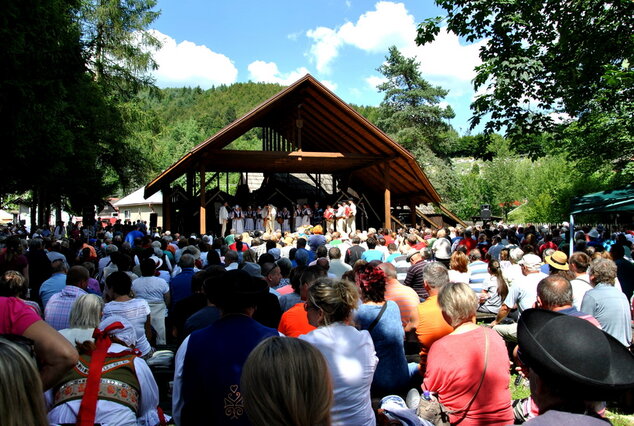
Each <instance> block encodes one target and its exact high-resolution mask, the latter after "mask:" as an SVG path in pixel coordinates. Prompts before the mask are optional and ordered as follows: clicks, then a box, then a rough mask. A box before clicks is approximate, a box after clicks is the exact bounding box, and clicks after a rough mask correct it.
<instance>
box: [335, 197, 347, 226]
mask: <svg viewBox="0 0 634 426" xmlns="http://www.w3.org/2000/svg"><path fill="white" fill-rule="evenodd" d="M335 220H336V221H337V232H339V233H340V234H346V233H347V232H346V209H345V207H344V205H343V202H342V201H339V202H338V203H337V212H336V213H335Z"/></svg>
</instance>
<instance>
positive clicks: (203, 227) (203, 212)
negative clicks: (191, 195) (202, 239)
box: [200, 168, 207, 235]
mask: <svg viewBox="0 0 634 426" xmlns="http://www.w3.org/2000/svg"><path fill="white" fill-rule="evenodd" d="M206 186H207V182H206V180H205V169H204V168H202V169H200V235H204V234H206V233H207V203H206V201H207V197H206V196H205V189H206Z"/></svg>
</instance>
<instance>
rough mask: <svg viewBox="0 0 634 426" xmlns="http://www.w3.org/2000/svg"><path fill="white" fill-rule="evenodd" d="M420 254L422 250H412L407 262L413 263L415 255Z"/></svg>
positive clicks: (408, 254)
mask: <svg viewBox="0 0 634 426" xmlns="http://www.w3.org/2000/svg"><path fill="white" fill-rule="evenodd" d="M418 253H420V250H411V251H409V252H408V253H407V257H406V258H405V260H406V261H407V262H411V261H412V257H414V255H415V254H418Z"/></svg>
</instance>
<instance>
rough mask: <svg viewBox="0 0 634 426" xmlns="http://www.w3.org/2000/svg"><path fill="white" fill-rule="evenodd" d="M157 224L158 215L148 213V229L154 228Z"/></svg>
mask: <svg viewBox="0 0 634 426" xmlns="http://www.w3.org/2000/svg"><path fill="white" fill-rule="evenodd" d="M157 223H158V214H156V213H150V229H154V228H156V224H157Z"/></svg>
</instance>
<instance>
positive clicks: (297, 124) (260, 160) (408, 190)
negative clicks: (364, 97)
mask: <svg viewBox="0 0 634 426" xmlns="http://www.w3.org/2000/svg"><path fill="white" fill-rule="evenodd" d="M253 128H261V129H262V133H263V134H264V135H266V139H267V140H268V141H270V142H269V143H268V146H266V147H265V149H263V150H261V151H260V150H259V151H235V150H227V149H224V148H225V147H227V145H229V144H230V143H231V142H232V141H234V140H235V139H237V138H238V137H240V136H241V135H243V134H244V133H246V132H247V131H249V130H251V129H253ZM385 166H387V169H384V167H385ZM201 170H205V171H213V172H240V171H241V172H262V173H274V172H289V173H322V174H341V175H342V176H345V175H349V176H350V178H349V180H348V182H349V184H350V186H351V187H353V188H357V187H358V186H359V185H363V186H365V187H366V188H370V189H371V190H373V191H374V192H376V193H380V194H382V193H383V191H384V189H385V184H386V181H387V180H389V183H390V192H391V198H392V200H393V201H394V202H399V201H400V202H406V203H408V204H409V203H427V202H439V201H440V196H439V195H438V193H437V192H436V190H435V189H434V188H433V186H432V185H431V183H430V182H429V179H428V178H427V176H426V175H425V173H424V172H423V170H422V169H421V168H420V166H419V165H418V163H417V162H416V160H415V159H414V157H413V156H412V154H411V153H409V151H407V150H406V149H404V148H403V147H402V146H400V145H399V144H397V143H396V142H394V141H393V140H392V139H390V138H389V137H388V136H387V135H386V134H385V133H383V132H382V131H381V130H379V129H378V128H377V127H376V126H374V125H373V124H372V123H370V122H369V121H368V120H366V119H365V118H364V117H363V116H361V115H360V114H359V113H357V112H356V111H355V110H354V109H353V108H351V107H350V106H349V105H347V104H346V103H345V102H344V101H342V100H341V99H340V98H339V97H337V96H336V95H335V94H334V93H332V92H331V91H330V90H328V89H327V88H326V87H325V86H323V85H322V84H321V83H319V82H318V81H317V80H316V79H315V78H314V77H312V76H311V75H310V74H307V75H306V76H304V77H303V78H301V79H299V80H298V81H297V82H295V83H294V84H292V85H291V86H289V87H287V88H286V89H284V90H282V91H281V92H279V93H278V94H277V95H275V96H273V97H271V98H270V99H268V100H267V101H265V102H263V103H262V104H260V105H259V106H257V107H256V108H254V109H253V110H252V111H250V112H249V113H247V114H246V115H244V116H242V117H241V118H239V119H238V120H236V121H234V122H233V123H231V124H229V125H228V126H226V127H225V128H223V129H222V130H220V131H219V132H218V133H216V134H215V135H213V136H212V137H210V138H209V139H207V140H205V141H204V142H202V143H201V144H199V145H198V146H196V147H195V148H193V149H191V150H190V151H189V152H188V153H186V154H185V155H184V156H183V157H182V158H180V159H179V160H178V161H177V162H175V163H174V164H173V165H172V166H170V167H169V168H168V169H167V170H165V171H163V172H162V173H161V174H160V175H159V176H158V177H156V178H155V179H154V180H153V181H152V182H150V183H149V184H148V185H147V186H146V187H145V196H146V197H149V196H150V195H152V194H154V193H155V192H156V191H158V190H159V189H161V188H162V187H163V186H165V185H169V184H170V183H171V182H173V181H174V180H175V179H177V178H178V177H180V176H182V175H183V174H185V173H186V172H188V171H194V172H199V171H201Z"/></svg>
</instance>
